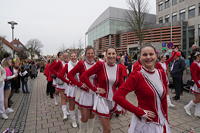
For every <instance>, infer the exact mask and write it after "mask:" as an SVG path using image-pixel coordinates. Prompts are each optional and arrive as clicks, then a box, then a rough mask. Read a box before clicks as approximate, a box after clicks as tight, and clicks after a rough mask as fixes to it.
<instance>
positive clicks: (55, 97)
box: [54, 95, 58, 105]
mask: <svg viewBox="0 0 200 133" xmlns="http://www.w3.org/2000/svg"><path fill="white" fill-rule="evenodd" d="M54 103H55V105H58V102H57V95H54Z"/></svg>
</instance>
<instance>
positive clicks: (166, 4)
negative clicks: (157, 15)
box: [165, 0, 170, 8]
mask: <svg viewBox="0 0 200 133" xmlns="http://www.w3.org/2000/svg"><path fill="white" fill-rule="evenodd" d="M169 6H170V3H169V0H165V8H168V7H169Z"/></svg>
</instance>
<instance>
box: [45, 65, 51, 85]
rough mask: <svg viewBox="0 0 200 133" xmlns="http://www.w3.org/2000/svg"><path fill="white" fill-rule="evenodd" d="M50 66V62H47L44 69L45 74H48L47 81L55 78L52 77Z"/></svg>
mask: <svg viewBox="0 0 200 133" xmlns="http://www.w3.org/2000/svg"><path fill="white" fill-rule="evenodd" d="M49 66H50V64H49V63H48V64H46V66H45V69H44V75H45V76H46V79H47V81H49V82H50V81H53V78H52V77H51V72H50V71H49Z"/></svg>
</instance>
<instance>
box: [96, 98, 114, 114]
mask: <svg viewBox="0 0 200 133" xmlns="http://www.w3.org/2000/svg"><path fill="white" fill-rule="evenodd" d="M116 107H117V106H116V104H115V102H114V101H110V100H108V99H105V98H103V97H101V96H99V95H95V96H94V106H93V112H95V113H97V114H98V115H99V116H102V117H107V118H109V117H110V116H111V114H112V113H113V112H114V111H115V110H116Z"/></svg>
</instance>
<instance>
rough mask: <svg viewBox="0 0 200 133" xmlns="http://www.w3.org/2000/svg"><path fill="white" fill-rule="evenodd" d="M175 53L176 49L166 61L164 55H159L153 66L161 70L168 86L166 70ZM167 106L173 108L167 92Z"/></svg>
mask: <svg viewBox="0 0 200 133" xmlns="http://www.w3.org/2000/svg"><path fill="white" fill-rule="evenodd" d="M177 51H178V49H174V50H173V52H172V56H171V57H170V58H169V59H167V60H166V56H165V55H161V56H160V61H159V62H158V63H157V64H156V66H155V67H156V68H157V69H162V70H163V71H164V72H165V73H166V78H167V81H168V84H169V80H168V76H167V68H168V65H169V63H170V62H171V61H173V60H174V57H175V56H176V53H177ZM168 90H169V89H168ZM167 105H168V107H175V105H174V104H172V102H171V99H170V96H169V92H168V94H167Z"/></svg>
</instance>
